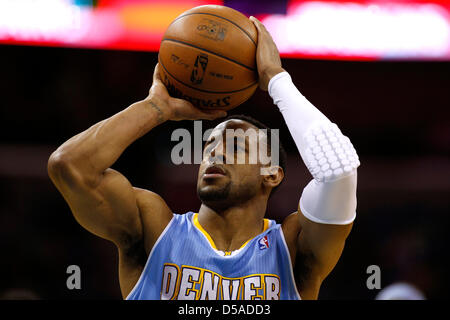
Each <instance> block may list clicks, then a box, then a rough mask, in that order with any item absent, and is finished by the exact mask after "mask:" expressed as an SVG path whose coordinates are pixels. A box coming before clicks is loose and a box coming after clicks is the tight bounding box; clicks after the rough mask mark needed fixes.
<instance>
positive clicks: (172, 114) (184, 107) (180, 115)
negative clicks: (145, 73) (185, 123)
mask: <svg viewBox="0 0 450 320" xmlns="http://www.w3.org/2000/svg"><path fill="white" fill-rule="evenodd" d="M159 68H160V67H159V63H158V64H157V65H156V67H155V71H154V72H153V83H152V86H151V88H150V91H149V95H148V98H147V99H149V100H151V101H152V102H153V103H154V104H156V106H157V107H158V108H159V109H160V111H161V112H162V113H163V114H165V116H166V117H167V120H174V121H179V120H199V119H204V120H214V119H217V118H221V117H225V116H226V115H227V113H226V112H225V111H222V110H201V109H198V108H196V107H194V105H193V104H192V103H190V102H189V101H187V100H184V99H178V98H173V97H171V96H170V95H169V92H168V91H167V88H166V86H165V85H164V83H163V82H162V80H161V77H160V75H159Z"/></svg>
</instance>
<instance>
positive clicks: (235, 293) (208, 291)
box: [127, 212, 300, 300]
mask: <svg viewBox="0 0 450 320" xmlns="http://www.w3.org/2000/svg"><path fill="white" fill-rule="evenodd" d="M127 299H128V300H158V299H163V300H170V299H176V300H199V299H200V300H271V299H275V300H279V299H282V300H294V299H295V300H296V299H300V295H299V294H298V292H297V288H296V285H295V281H294V276H293V271H292V265H291V259H290V255H289V250H288V248H287V245H286V241H285V239H284V235H283V231H282V230H281V225H280V224H277V223H276V222H275V221H273V220H268V219H264V231H263V232H262V233H261V234H259V235H258V236H256V237H254V238H252V239H250V240H249V241H247V242H246V243H245V244H244V245H243V246H242V247H241V248H240V249H238V250H235V251H233V252H223V251H219V250H217V248H216V246H215V244H214V242H213V240H212V239H211V237H210V235H209V234H208V233H207V232H206V231H205V230H204V229H203V228H202V226H201V225H200V223H199V222H198V214H197V213H193V212H188V213H186V214H182V215H179V214H174V216H173V218H172V220H171V221H170V222H169V224H168V225H167V227H166V228H165V229H164V231H163V232H162V234H161V235H160V237H159V238H158V240H157V241H156V243H155V245H154V246H153V249H152V250H151V252H150V254H149V257H148V259H147V263H146V264H145V267H144V269H143V271H142V274H141V276H140V278H139V280H138V282H137V283H136V285H135V286H134V288H133V290H132V291H131V292H130V294H129V295H128V297H127Z"/></svg>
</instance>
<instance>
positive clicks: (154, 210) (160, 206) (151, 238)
mask: <svg viewBox="0 0 450 320" xmlns="http://www.w3.org/2000/svg"><path fill="white" fill-rule="evenodd" d="M133 189H134V192H135V195H136V202H137V206H138V208H139V215H140V218H141V221H142V228H143V234H144V239H143V240H144V243H145V249H146V251H147V253H149V252H150V251H151V249H152V248H153V245H154V244H155V242H156V240H157V239H158V238H159V236H160V235H161V233H162V232H163V231H164V229H165V228H166V226H167V225H168V224H169V222H170V221H171V220H172V218H173V216H174V215H173V212H172V210H171V209H170V208H169V206H168V205H167V203H166V202H165V201H164V199H163V198H162V197H161V196H160V195H158V194H157V193H155V192H152V191H149V190H145V189H141V188H136V187H134V188H133Z"/></svg>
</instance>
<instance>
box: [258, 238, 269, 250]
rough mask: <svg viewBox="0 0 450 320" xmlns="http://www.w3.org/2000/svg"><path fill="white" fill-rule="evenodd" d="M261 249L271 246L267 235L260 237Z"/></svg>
mask: <svg viewBox="0 0 450 320" xmlns="http://www.w3.org/2000/svg"><path fill="white" fill-rule="evenodd" d="M258 242H259V250H264V249H267V248H268V247H269V240H268V239H267V236H264V237H262V238H261V239H259V241H258Z"/></svg>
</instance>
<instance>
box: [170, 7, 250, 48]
mask: <svg viewBox="0 0 450 320" xmlns="http://www.w3.org/2000/svg"><path fill="white" fill-rule="evenodd" d="M193 14H207V15H210V16H214V17H217V18H221V19H223V20H226V21H228V22H230V23H232V24H234V25H235V26H236V27H238V28H239V29H241V31H242V32H244V33H245V34H246V35H247V37H249V39H250V40H251V41H252V42H253V44H254V45H255V47H256V46H257V45H256V42H255V40H253V38H252V37H251V35H250V34H249V33H248V32H247V31H246V30H245V29H243V28H241V26H240V25H238V24H237V23H235V22H234V21H231V20H229V19H227V18H224V17H222V16H219V15H217V14H214V13H208V12H192V13H187V14H185V15H182V16H181V17H178V18H176V19H175V20H174V21H172V23H174V22H175V21H177V20H178V19H181V18H183V17H186V16H190V15H193ZM172 23H171V24H172Z"/></svg>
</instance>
